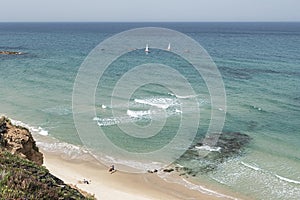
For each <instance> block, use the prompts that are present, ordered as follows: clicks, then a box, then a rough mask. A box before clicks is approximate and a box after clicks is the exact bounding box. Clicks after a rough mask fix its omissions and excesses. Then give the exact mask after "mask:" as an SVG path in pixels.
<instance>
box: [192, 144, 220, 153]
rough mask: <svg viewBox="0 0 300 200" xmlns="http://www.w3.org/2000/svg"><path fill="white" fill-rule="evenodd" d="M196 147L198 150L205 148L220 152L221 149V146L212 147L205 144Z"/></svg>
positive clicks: (205, 149)
mask: <svg viewBox="0 0 300 200" xmlns="http://www.w3.org/2000/svg"><path fill="white" fill-rule="evenodd" d="M195 148H196V149H198V150H204V151H211V152H212V151H216V152H220V151H221V147H210V146H208V145H203V146H195Z"/></svg>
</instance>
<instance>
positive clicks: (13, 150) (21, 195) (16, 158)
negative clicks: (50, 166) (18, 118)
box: [0, 117, 95, 200]
mask: <svg viewBox="0 0 300 200" xmlns="http://www.w3.org/2000/svg"><path fill="white" fill-rule="evenodd" d="M31 139H32V140H31ZM0 141H1V143H0V147H1V148H0V199H18V200H23V199H24V200H25V199H26V200H31V199H32V200H36V199H54V200H56V199H70V200H72V199H74V200H76V199H95V198H94V197H93V196H90V195H85V196H84V195H83V194H82V193H80V192H79V191H78V190H77V189H75V188H72V187H71V186H69V185H67V184H65V183H64V182H63V181H62V180H60V179H59V178H57V177H55V176H53V175H52V174H51V173H49V171H48V170H47V169H46V168H45V167H44V166H41V163H42V160H43V159H42V158H43V156H42V154H41V153H40V152H39V151H38V148H37V147H36V146H35V141H34V140H33V138H32V136H31V133H30V132H29V131H28V130H27V129H25V128H23V127H18V126H14V125H12V124H11V123H10V121H9V120H8V119H7V118H5V117H1V118H0ZM30 148H31V150H30ZM24 149H25V150H24ZM29 159H31V160H29Z"/></svg>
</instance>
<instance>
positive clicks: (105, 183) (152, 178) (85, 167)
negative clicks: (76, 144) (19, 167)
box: [41, 151, 245, 200]
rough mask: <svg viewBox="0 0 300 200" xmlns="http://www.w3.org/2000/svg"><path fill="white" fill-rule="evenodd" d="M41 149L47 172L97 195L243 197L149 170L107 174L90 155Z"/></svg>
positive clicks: (133, 199) (151, 199) (131, 199)
mask: <svg viewBox="0 0 300 200" xmlns="http://www.w3.org/2000/svg"><path fill="white" fill-rule="evenodd" d="M41 152H42V153H43V154H44V166H45V167H46V168H47V169H48V170H49V171H50V173H51V174H53V175H55V176H57V177H58V178H60V179H62V180H63V181H64V182H65V183H66V184H71V185H75V186H77V187H78V188H80V189H82V190H84V191H86V192H88V193H90V194H94V195H95V197H96V198H97V199H106V200H109V199H112V200H118V199H120V200H121V199H122V200H124V199H128V200H157V199H161V200H169V199H172V200H183V199H189V200H192V199H195V200H196V199H206V200H217V199H218V200H220V199H245V198H244V197H242V198H241V197H240V195H239V194H234V195H232V194H230V192H228V191H223V190H222V192H221V193H220V194H222V196H217V195H214V194H205V193H202V192H200V191H196V190H192V189H189V188H187V187H185V186H183V185H181V184H178V183H171V182H167V181H165V180H163V179H162V178H160V177H159V176H158V175H157V174H152V173H145V174H130V173H125V172H121V171H116V172H115V173H113V174H110V173H109V172H108V169H107V167H105V166H103V165H100V164H96V163H97V162H96V161H95V162H93V160H92V159H94V158H92V157H91V159H89V161H82V160H79V159H70V160H67V159H64V158H62V156H61V155H58V154H57V153H49V152H45V151H41ZM116 169H117V166H116ZM84 179H86V180H88V181H90V184H84V183H82V181H83V180H84ZM209 190H210V189H209ZM212 191H214V190H212ZM218 191H219V190H218ZM237 196H238V197H237Z"/></svg>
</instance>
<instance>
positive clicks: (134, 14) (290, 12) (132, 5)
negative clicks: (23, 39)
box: [0, 0, 300, 22]
mask: <svg viewBox="0 0 300 200" xmlns="http://www.w3.org/2000/svg"><path fill="white" fill-rule="evenodd" d="M0 1H1V3H0V22H24V21H29V22H49V21H50V22H69V21H70V22H82V21H92V22H94V21H95V22H111V21H116V22H124V21H130V22H144V21H150V22H156V21H180V22H181V21H192V22H194V21H199V22H202V21H205V22H206V21H208V22H210V21H221V22H223V21H300V0H0Z"/></svg>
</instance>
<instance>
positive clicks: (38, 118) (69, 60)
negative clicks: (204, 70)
mask: <svg viewBox="0 0 300 200" xmlns="http://www.w3.org/2000/svg"><path fill="white" fill-rule="evenodd" d="M149 26H151V27H165V28H170V29H174V30H177V31H180V32H182V33H184V34H187V35H188V36H190V37H191V38H193V39H194V40H196V41H197V42H199V44H201V45H202V46H203V47H204V48H205V49H206V51H207V52H208V53H209V54H210V56H211V57H212V59H213V60H214V61H215V63H216V65H217V67H218V69H219V71H220V73H221V75H222V78H223V81H224V84H225V89H226V96H227V113H226V122H225V126H224V128H223V130H224V131H229V132H232V131H238V132H242V133H246V134H248V135H250V136H251V137H252V138H253V140H252V142H251V144H250V146H249V147H248V148H247V150H246V153H245V154H243V156H241V157H239V158H234V159H232V160H229V161H228V162H225V163H223V164H221V165H220V166H219V168H218V169H217V171H216V172H215V173H212V174H208V175H204V177H203V175H199V178H202V179H206V180H208V181H210V182H214V183H215V184H220V185H223V186H224V187H228V188H229V189H231V190H233V191H239V192H241V193H243V194H247V195H250V196H252V197H253V198H256V199H299V197H300V156H299V155H300V150H299V145H300V131H299V130H300V120H299V119H300V112H299V111H300V48H299V47H300V23H0V51H1V50H8V51H21V52H24V53H25V54H23V55H18V56H16V55H0V70H1V72H0V86H1V87H0V88H1V89H0V102H1V104H0V112H1V113H3V114H5V115H7V116H9V117H11V118H13V119H16V120H20V121H22V122H25V123H27V124H30V125H31V126H33V127H40V129H38V130H37V131H41V130H46V131H48V133H49V135H48V137H54V138H57V139H59V140H61V141H65V142H68V143H72V144H77V145H80V144H81V141H80V139H79V137H78V135H77V133H76V129H75V127H74V122H73V116H72V91H73V83H74V81H75V77H76V74H77V71H78V69H79V67H80V65H81V63H82V62H83V61H84V59H85V58H86V56H87V55H88V54H89V52H90V51H91V50H92V49H94V48H95V47H96V46H97V45H98V44H99V43H100V42H101V41H103V40H105V39H107V38H109V37H110V36H112V35H114V34H117V33H119V32H121V31H125V30H128V29H131V28H137V27H149ZM149 55H150V56H148V57H147V56H145V55H144V52H143V50H140V51H134V52H132V53H131V54H129V55H127V57H124V58H123V60H122V59H120V60H119V61H118V62H119V63H116V66H117V68H115V69H114V68H112V73H110V74H111V75H113V76H112V77H109V76H108V77H107V80H106V82H104V83H113V82H114V79H116V78H118V77H121V76H122V73H121V72H125V71H126V69H127V67H128V65H127V63H128V62H129V61H132V60H134V59H135V58H136V57H137V56H138V57H139V58H140V59H144V60H145V59H150V58H151V59H154V60H155V59H159V57H161V56H162V55H164V58H166V59H165V60H164V62H165V63H166V64H170V65H172V64H174V65H176V63H177V64H178V62H179V63H180V62H183V61H178V62H177V61H176V58H174V57H172V56H173V55H171V54H170V53H167V52H161V53H159V52H155V51H154V52H152V54H149ZM149 57H150V58H149ZM151 59H150V60H151ZM179 65H180V64H179ZM118 66H119V68H118ZM179 68H180V67H179ZM120 73H121V74H120ZM182 73H186V74H185V75H187V76H191V77H190V79H189V80H190V81H191V84H192V85H193V86H195V87H196V88H198V91H197V94H200V95H199V98H197V100H198V101H199V102H200V108H201V111H202V112H203V116H204V118H203V123H202V124H203V126H202V127H200V130H202V133H204V132H205V130H206V129H207V123H208V121H209V119H210V114H209V109H210V108H211V107H210V98H209V94H208V91H207V89H206V88H205V85H204V84H203V82H201V81H202V80H201V79H193V76H192V75H193V73H194V72H193V71H185V70H183V71H182ZM103 87H104V89H107V90H109V89H110V87H111V86H110V85H109V84H108V85H107V86H105V85H104V86H103ZM100 88H101V87H100V86H99V89H98V90H100ZM101 94H102V93H101ZM97 95H99V93H96V106H97V107H98V108H97V117H98V118H99V119H100V120H98V122H99V124H100V125H102V126H104V129H107V131H108V132H109V131H111V132H115V131H116V130H114V129H115V128H116V124H117V123H116V120H117V121H118V123H128V120H127V118H125V119H124V118H122V117H121V116H120V117H119V118H118V117H116V118H117V119H112V116H111V113H110V112H107V111H103V109H104V108H103V107H102V105H103V106H105V107H106V106H108V107H109V105H107V104H105V103H102V102H101V101H100V100H101V97H100V96H97ZM135 95H136V96H134V97H133V98H132V100H134V99H139V100H143V103H144V104H146V106H145V105H144V106H143V107H142V108H143V109H144V111H147V110H146V109H149V108H150V107H151V105H152V106H153V104H156V107H157V104H163V105H162V106H164V105H165V104H170V105H169V106H170V107H168V111H167V116H168V119H169V122H168V124H167V125H168V128H167V130H169V133H170V134H171V133H172V132H173V131H172V130H173V129H176V127H177V126H176V124H177V123H178V117H179V116H180V112H177V111H178V110H179V109H180V105H178V104H177V103H178V102H177V101H176V99H174V97H170V95H168V91H164V90H162V91H160V90H158V89H157V88H155V87H154V86H150V87H149V88H144V89H141V90H140V91H137V93H136V94H135ZM147 95H148V96H147ZM166 99H167V100H168V102H166V101H165V100H166ZM145 101H146V103H145ZM162 101H164V102H163V103H162ZM139 102H141V101H139ZM135 103H136V102H135ZM130 105H131V110H132V111H136V110H137V109H141V107H138V106H137V105H136V104H134V103H133V104H130ZM160 106H161V105H160ZM102 108H103V109H102ZM126 109H127V108H125V107H122V108H120V111H124V112H125V113H126ZM127 114H128V112H127ZM129 114H131V115H141V116H146V115H147V113H139V112H137V113H132V112H130V113H129ZM142 118H143V117H142ZM91 120H92V119H91ZM112 120H115V121H112ZM122 120H123V121H122ZM126 120H127V121H126ZM95 123H96V121H95ZM135 123H140V124H142V125H147V124H148V123H149V119H148V118H143V119H142V120H137V121H135ZM167 132H168V131H167ZM200 132H201V131H200ZM167 135H168V134H167ZM111 137H115V135H111ZM121 139H122V140H123V139H124V138H121ZM117 140H118V139H117ZM161 141H163V140H161ZM121 143H122V141H121ZM140 144H141V146H137V147H136V148H138V149H142V148H143V147H144V145H143V144H142V143H140ZM158 145H160V144H158ZM125 146H126V145H125ZM186 165H194V163H186ZM249 166H250V167H249Z"/></svg>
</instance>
